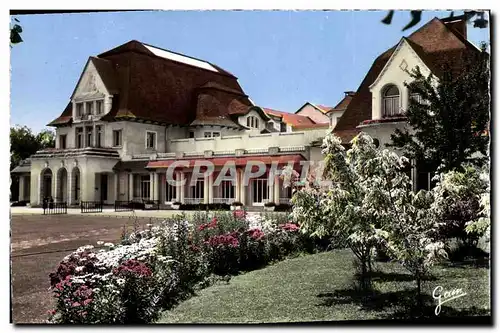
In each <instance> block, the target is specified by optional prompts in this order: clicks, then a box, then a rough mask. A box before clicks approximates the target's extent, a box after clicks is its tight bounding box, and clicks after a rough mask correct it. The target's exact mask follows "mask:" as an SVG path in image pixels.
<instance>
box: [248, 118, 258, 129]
mask: <svg viewBox="0 0 500 333" xmlns="http://www.w3.org/2000/svg"><path fill="white" fill-rule="evenodd" d="M247 127H250V128H259V119H258V118H257V117H254V116H250V117H248V118H247Z"/></svg>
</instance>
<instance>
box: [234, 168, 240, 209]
mask: <svg viewBox="0 0 500 333" xmlns="http://www.w3.org/2000/svg"><path fill="white" fill-rule="evenodd" d="M240 173H241V172H240V170H239V169H236V181H235V184H234V192H235V193H234V200H236V202H241V200H240V198H241V190H240V187H241V179H240Z"/></svg>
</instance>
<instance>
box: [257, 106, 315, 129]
mask: <svg viewBox="0 0 500 333" xmlns="http://www.w3.org/2000/svg"><path fill="white" fill-rule="evenodd" d="M263 109H264V111H265V112H266V113H267V114H270V115H273V116H276V117H281V119H282V121H283V122H284V123H286V124H288V125H290V126H292V127H296V126H301V125H312V124H315V122H314V121H312V120H311V118H309V117H306V116H301V115H298V114H294V113H289V112H283V111H277V110H273V109H269V108H263Z"/></svg>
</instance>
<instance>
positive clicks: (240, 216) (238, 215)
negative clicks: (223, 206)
mask: <svg viewBox="0 0 500 333" xmlns="http://www.w3.org/2000/svg"><path fill="white" fill-rule="evenodd" d="M233 216H234V218H236V219H244V218H245V216H246V212H245V210H243V209H237V210H235V211H233Z"/></svg>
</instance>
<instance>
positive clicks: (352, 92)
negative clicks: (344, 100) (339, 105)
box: [344, 91, 356, 97]
mask: <svg viewBox="0 0 500 333" xmlns="http://www.w3.org/2000/svg"><path fill="white" fill-rule="evenodd" d="M355 93H356V92H355V91H344V94H345V96H344V97H347V96H354V94H355Z"/></svg>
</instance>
